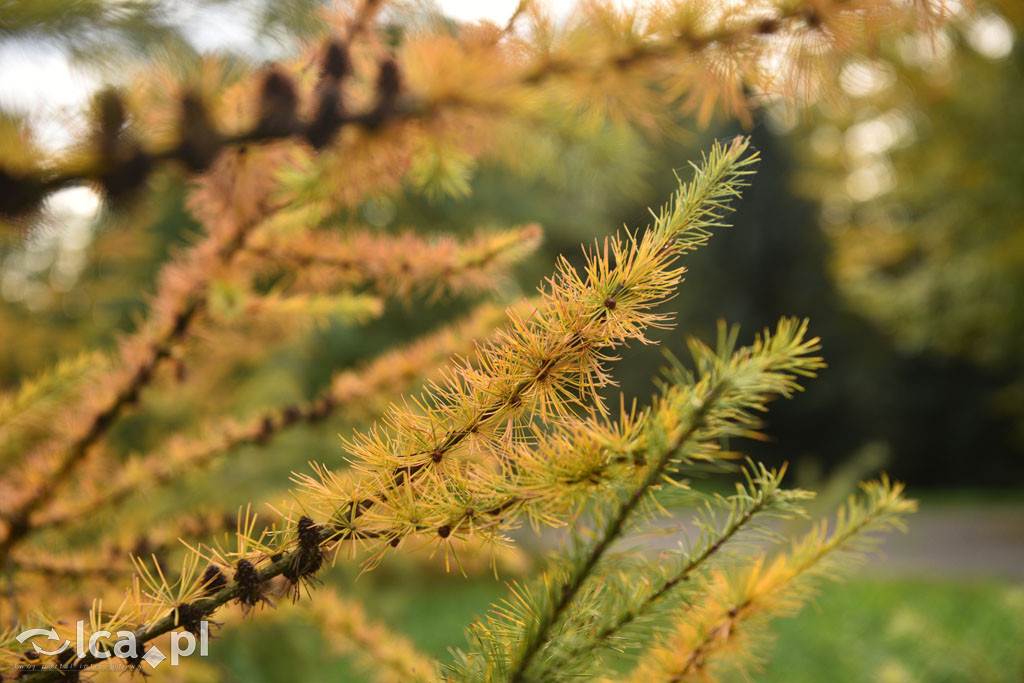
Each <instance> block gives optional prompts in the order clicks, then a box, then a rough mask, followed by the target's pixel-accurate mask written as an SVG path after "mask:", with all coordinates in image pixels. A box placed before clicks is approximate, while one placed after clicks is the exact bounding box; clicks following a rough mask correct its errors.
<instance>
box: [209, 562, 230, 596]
mask: <svg viewBox="0 0 1024 683" xmlns="http://www.w3.org/2000/svg"><path fill="white" fill-rule="evenodd" d="M227 585H228V580H227V577H225V576H224V572H222V571H221V570H220V567H217V566H215V565H212V564H211V565H210V566H208V567H207V568H206V571H204V572H203V593H204V594H205V595H213V594H214V593H216V592H218V591H220V590H221V589H222V588H226V587H227Z"/></svg>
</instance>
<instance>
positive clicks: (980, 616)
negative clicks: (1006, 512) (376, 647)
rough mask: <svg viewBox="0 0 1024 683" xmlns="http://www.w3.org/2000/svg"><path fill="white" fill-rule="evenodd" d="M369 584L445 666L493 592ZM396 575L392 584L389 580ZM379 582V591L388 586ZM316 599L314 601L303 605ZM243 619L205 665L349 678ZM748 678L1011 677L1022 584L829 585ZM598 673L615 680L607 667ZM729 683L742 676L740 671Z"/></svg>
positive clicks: (475, 583) (422, 582) (273, 677)
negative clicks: (450, 651)
mask: <svg viewBox="0 0 1024 683" xmlns="http://www.w3.org/2000/svg"><path fill="white" fill-rule="evenodd" d="M384 579H385V577H380V579H378V580H377V581H376V582H375V583H371V582H370V581H366V580H365V579H364V580H360V581H358V582H356V583H355V584H354V585H353V586H352V590H353V592H355V593H357V594H359V595H360V596H361V597H362V598H363V599H364V600H365V602H366V604H367V605H368V610H369V611H372V612H373V613H374V614H375V616H376V617H377V618H379V619H381V620H383V621H385V622H386V623H388V624H389V625H390V626H391V627H392V628H394V629H395V630H399V631H402V632H404V633H406V634H407V635H408V636H409V637H410V638H411V639H412V640H413V641H414V642H415V643H416V644H417V645H418V646H419V647H420V649H421V650H422V651H424V652H425V653H429V654H432V655H434V656H436V657H439V658H441V659H442V661H448V659H449V655H448V651H447V649H448V647H450V646H461V645H463V644H464V643H465V639H464V635H463V629H464V627H465V626H466V625H467V624H468V623H469V622H470V620H471V619H472V618H473V617H474V616H475V615H479V614H481V613H482V612H484V611H485V610H486V609H487V608H488V605H489V604H490V603H491V602H493V601H495V600H497V599H499V598H500V597H501V596H502V595H503V594H504V588H503V584H502V583H501V582H496V581H494V580H491V579H472V580H463V579H460V578H457V577H450V578H437V577H415V576H414V575H408V576H400V577H390V578H389V579H387V580H384ZM396 579H397V580H396ZM389 584H390V586H391V587H390V588H388V585H389ZM314 599H315V598H314ZM259 621H260V620H259V618H256V619H255V623H248V624H246V625H245V626H243V627H242V628H239V629H230V630H229V631H227V632H226V633H225V634H224V636H223V637H222V638H218V639H217V640H215V641H214V642H213V643H212V644H211V648H210V649H211V659H212V660H213V661H216V662H218V663H219V664H221V665H222V666H223V667H224V668H226V669H227V670H229V671H231V672H232V673H233V675H230V676H228V677H227V679H228V680H245V681H285V680H303V681H311V682H316V681H349V680H351V681H358V680H363V679H361V678H360V677H359V676H358V674H357V673H356V672H354V671H353V670H352V669H351V668H350V667H349V666H348V665H347V663H345V662H344V661H339V660H338V659H337V658H333V659H332V658H330V657H329V656H326V655H325V654H324V653H323V652H321V651H320V649H319V645H320V643H319V639H318V638H317V637H316V635H315V634H314V633H312V632H311V631H310V630H309V629H308V628H306V627H302V626H299V625H292V626H290V627H288V628H285V627H283V626H278V625H275V626H274V627H268V626H263V625H261V624H259ZM773 630H774V633H775V634H776V635H777V636H778V638H777V640H776V641H775V643H774V646H769V648H768V650H767V651H766V652H765V653H764V654H765V655H769V656H766V658H765V661H764V663H763V670H760V671H753V672H750V675H751V678H753V680H756V681H780V682H781V681H785V682H786V683H800V682H803V681H807V682H811V681H813V682H815V683H817V682H819V681H843V682H844V683H845V682H847V681H871V682H876V681H877V682H880V683H901V682H903V681H928V682H930V681H950V682H953V681H965V682H967V681H970V682H972V683H974V682H979V681H984V682H988V681H993V682H994V681H1007V682H1009V681H1021V680H1022V679H1024V587H1022V586H1012V585H1009V584H1005V583H1000V582H995V581H978V582H973V581H971V582H968V581H950V580H923V579H858V580H853V581H849V582H847V583H840V584H829V585H826V586H825V587H824V590H823V591H822V593H821V595H820V596H819V597H818V599H817V600H816V601H815V602H814V603H813V604H811V605H809V606H808V607H807V608H805V609H804V611H803V612H801V613H800V615H798V616H796V617H793V618H789V619H782V620H778V621H776V622H774V629H773ZM608 674H609V675H610V676H612V677H614V673H613V672H612V671H611V670H610V671H609V672H608ZM735 680H737V681H739V680H744V679H743V678H742V677H741V676H740V675H737V676H736V677H735Z"/></svg>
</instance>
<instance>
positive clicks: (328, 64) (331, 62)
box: [321, 38, 351, 81]
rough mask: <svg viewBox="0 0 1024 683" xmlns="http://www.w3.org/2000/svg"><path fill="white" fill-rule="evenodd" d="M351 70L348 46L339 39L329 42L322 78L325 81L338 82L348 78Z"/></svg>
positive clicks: (325, 50) (326, 48)
mask: <svg viewBox="0 0 1024 683" xmlns="http://www.w3.org/2000/svg"><path fill="white" fill-rule="evenodd" d="M350 69H351V63H350V62H349V59H348V45H346V44H345V42H344V41H342V40H339V39H337V38H332V39H331V40H328V41H327V45H326V47H325V49H324V61H323V69H322V71H321V76H322V77H323V78H325V79H330V80H332V81H338V80H341V79H342V78H344V77H345V76H347V75H348V74H349V71H350Z"/></svg>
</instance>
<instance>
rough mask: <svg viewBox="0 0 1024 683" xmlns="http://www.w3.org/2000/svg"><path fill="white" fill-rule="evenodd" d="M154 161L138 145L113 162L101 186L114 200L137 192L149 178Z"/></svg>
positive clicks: (103, 175) (102, 178) (101, 179)
mask: <svg viewBox="0 0 1024 683" xmlns="http://www.w3.org/2000/svg"><path fill="white" fill-rule="evenodd" d="M152 170H153V159H152V158H151V157H150V156H149V155H148V154H147V153H146V152H145V151H143V150H142V148H140V147H138V146H137V145H136V146H135V147H134V149H130V150H128V151H127V152H125V153H124V154H123V155H121V156H120V157H119V158H118V159H115V160H114V161H113V164H112V166H111V167H110V169H109V170H107V172H106V173H104V174H102V175H101V176H100V184H101V185H102V186H103V189H104V190H106V192H107V195H109V196H110V197H111V198H112V199H120V198H123V197H126V196H128V195H130V194H131V193H132V192H133V191H135V190H137V189H138V188H139V187H140V186H141V185H143V184H144V183H145V182H146V179H147V178H149V174H150V172H151V171H152Z"/></svg>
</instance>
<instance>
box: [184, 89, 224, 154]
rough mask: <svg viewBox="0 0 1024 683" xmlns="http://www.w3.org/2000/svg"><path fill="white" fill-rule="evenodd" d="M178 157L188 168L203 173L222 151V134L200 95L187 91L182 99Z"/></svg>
mask: <svg viewBox="0 0 1024 683" xmlns="http://www.w3.org/2000/svg"><path fill="white" fill-rule="evenodd" d="M178 135H179V139H180V140H181V143H180V145H179V147H178V157H179V158H180V159H181V160H182V161H183V162H184V163H185V166H187V167H188V170H190V171H192V172H194V173H201V172H202V171H205V170H206V169H208V168H209V167H210V164H212V163H213V160H214V159H216V158H217V154H218V152H220V136H219V135H218V134H217V131H216V130H215V129H214V127H213V124H212V123H210V117H209V116H208V115H207V112H206V107H205V106H204V105H203V101H202V100H201V99H200V97H199V95H198V94H196V93H194V92H188V93H185V95H184V97H182V99H181V120H180V122H179V131H178Z"/></svg>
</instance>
